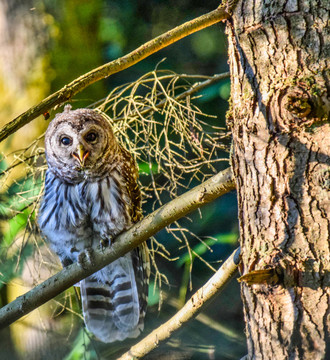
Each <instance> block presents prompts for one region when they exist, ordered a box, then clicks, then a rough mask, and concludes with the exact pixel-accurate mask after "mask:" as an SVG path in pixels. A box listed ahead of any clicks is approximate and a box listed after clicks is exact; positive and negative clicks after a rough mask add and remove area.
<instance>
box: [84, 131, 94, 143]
mask: <svg viewBox="0 0 330 360" xmlns="http://www.w3.org/2000/svg"><path fill="white" fill-rule="evenodd" d="M85 140H86V141H87V142H89V143H95V142H96V140H97V133H96V132H94V131H91V132H89V133H88V134H87V135H86V136H85Z"/></svg>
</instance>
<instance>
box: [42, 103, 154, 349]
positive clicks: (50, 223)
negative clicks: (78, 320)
mask: <svg viewBox="0 0 330 360" xmlns="http://www.w3.org/2000/svg"><path fill="white" fill-rule="evenodd" d="M45 148H46V158H47V163H48V170H47V173H46V179H45V193H44V197H43V200H42V203H41V206H40V210H39V218H38V222H39V225H40V228H41V230H42V233H43V234H44V236H45V237H46V238H47V240H48V241H49V242H50V244H51V246H52V247H53V249H54V250H55V251H56V253H57V254H58V256H59V258H60V260H61V262H62V264H63V265H64V266H66V265H68V264H71V263H72V262H75V261H77V260H78V259H79V254H81V253H82V252H83V251H85V250H86V249H89V250H90V249H92V248H93V247H96V246H97V245H98V244H99V243H100V242H102V243H104V242H110V243H111V241H112V239H113V238H114V237H115V236H116V235H118V234H119V233H121V232H122V231H124V230H126V229H128V228H129V227H130V226H131V225H132V224H133V223H135V222H137V221H138V220H139V219H140V218H141V195H140V190H139V187H138V185H137V178H138V170H137V167H136V164H135V161H134V159H133V158H132V156H131V155H130V153H129V152H128V151H127V150H125V149H124V148H123V147H122V146H121V145H120V144H119V143H118V142H117V140H116V138H115V136H114V134H113V132H112V129H111V126H110V124H109V122H108V121H107V120H106V119H105V118H104V117H103V116H102V115H101V114H99V113H97V112H96V111H93V110H89V109H77V110H73V111H72V110H71V108H68V107H66V108H65V111H64V112H63V113H61V114H58V115H57V116H56V117H55V119H54V120H53V121H52V122H51V123H50V125H49V127H48V129H47V132H46V136H45ZM148 278H149V260H148V252H147V248H146V246H145V245H142V246H140V247H138V248H137V249H135V250H133V251H131V252H130V253H128V254H126V255H125V256H123V257H122V258H119V259H118V260H116V261H115V262H113V263H112V264H110V265H108V266H106V267H105V268H103V269H102V270H100V271H98V272H97V273H95V274H94V275H92V276H90V277H88V278H87V279H84V280H83V281H81V282H80V288H81V295H82V305H83V313H84V319H85V323H86V326H87V328H88V329H89V330H90V331H91V332H93V333H94V334H95V336H96V337H97V338H98V339H100V340H102V341H104V342H113V341H116V340H123V339H125V338H127V337H136V336H138V335H139V334H140V332H141V331H142V329H143V320H144V316H145V312H146V305H147V294H148Z"/></svg>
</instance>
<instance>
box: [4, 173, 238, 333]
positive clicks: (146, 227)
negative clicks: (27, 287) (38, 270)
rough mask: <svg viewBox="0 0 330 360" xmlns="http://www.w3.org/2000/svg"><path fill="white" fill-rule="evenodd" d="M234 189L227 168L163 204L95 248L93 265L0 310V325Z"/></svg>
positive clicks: (73, 268)
mask: <svg viewBox="0 0 330 360" xmlns="http://www.w3.org/2000/svg"><path fill="white" fill-rule="evenodd" d="M234 188H235V183H234V179H233V175H232V171H231V169H230V168H228V169H227V170H224V171H222V172H220V173H218V174H217V175H215V176H213V177H212V178H210V179H209V180H207V181H205V182H203V183H202V184H200V185H198V186H196V187H195V188H194V189H192V190H190V191H188V192H186V193H185V194H183V195H181V196H180V197H178V198H176V199H174V200H172V201H171V202H169V203H167V204H165V205H164V206H162V207H161V208H159V209H158V210H156V211H154V212H153V213H152V214H150V215H148V216H146V217H145V218H144V219H143V220H142V221H140V222H139V223H137V224H135V225H134V226H133V227H132V228H130V229H129V230H128V231H126V232H125V233H123V234H121V235H119V236H118V237H117V238H116V240H115V242H114V243H113V245H112V246H111V247H109V248H106V249H104V248H98V249H96V250H95V253H94V255H95V256H94V257H95V261H93V264H91V263H90V262H88V263H86V264H83V265H84V266H83V267H81V266H80V265H78V264H76V263H75V264H72V265H70V266H68V267H66V268H64V269H63V270H62V271H60V272H59V273H58V274H56V275H54V276H52V277H51V278H49V279H48V280H46V281H44V282H43V283H41V284H40V285H38V286H36V287H35V288H34V289H32V290H31V291H29V292H28V293H26V294H24V295H22V296H20V297H18V298H17V299H16V300H14V301H13V302H11V303H10V304H8V305H6V306H4V307H3V308H2V309H0V328H3V327H5V326H7V325H9V324H11V323H12V322H14V321H16V320H18V319H19V318H21V317H22V316H24V315H26V314H28V313H29V312H31V311H32V310H34V309H36V308H37V307H38V306H40V305H42V304H44V303H45V302H47V301H49V300H50V299H52V298H53V297H54V296H56V295H58V294H59V293H61V292H62V291H64V290H66V289H67V288H69V287H70V286H72V285H74V284H76V283H77V282H79V281H80V280H82V279H84V278H86V277H87V276H89V275H91V274H92V273H94V272H96V271H98V270H100V269H101V268H103V267H104V266H106V265H108V264H109V263H111V262H112V261H114V260H116V259H117V258H119V257H120V256H123V255H124V254H125V253H126V252H128V251H130V250H132V249H133V248H134V247H136V246H138V245H139V244H141V243H142V242H143V241H145V240H147V239H148V238H149V237H151V236H152V235H154V234H155V233H157V232H158V231H159V230H161V229H162V228H164V227H165V226H167V225H169V224H170V223H171V222H173V221H175V220H177V219H179V218H181V217H183V216H185V215H186V214H188V213H189V212H191V211H193V210H196V209H197V208H199V207H200V206H202V205H204V204H206V203H208V202H210V201H212V200H214V199H216V198H217V197H219V196H221V195H223V194H225V193H227V192H229V191H230V190H233V189H234Z"/></svg>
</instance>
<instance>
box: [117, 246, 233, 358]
mask: <svg viewBox="0 0 330 360" xmlns="http://www.w3.org/2000/svg"><path fill="white" fill-rule="evenodd" d="M238 262H239V248H238V249H236V250H235V251H234V252H233V253H232V254H231V256H230V257H229V258H228V259H227V260H226V261H225V262H224V263H223V265H222V266H221V267H220V269H219V270H218V271H217V272H216V273H215V274H214V275H213V276H212V277H211V278H210V279H209V280H208V282H207V283H206V284H205V285H204V286H202V287H201V288H200V289H199V290H198V291H197V292H196V293H195V294H194V295H193V296H192V297H191V298H190V299H189V300H188V301H187V302H186V304H185V305H184V306H183V308H182V309H181V310H180V311H178V312H177V313H176V314H175V315H174V316H173V317H172V318H171V319H170V320H168V321H167V322H166V323H164V324H163V325H161V326H160V327H158V328H157V329H155V330H154V331H153V332H152V333H151V334H149V335H147V336H146V337H145V338H144V339H142V340H141V341H140V342H139V343H137V344H136V345H134V346H132V347H131V349H130V350H129V351H128V352H126V353H125V354H123V355H122V356H121V357H120V358H119V359H118V360H132V359H140V358H142V357H143V356H145V355H146V354H148V353H149V352H150V351H151V350H153V349H155V348H156V347H157V346H158V345H159V344H160V343H161V342H162V341H164V340H166V339H168V338H169V337H170V336H171V335H172V334H173V332H174V331H177V330H179V329H180V328H181V327H182V326H183V325H185V324H186V323H187V322H188V321H189V320H191V319H193V318H194V317H195V316H197V314H198V313H199V312H200V311H201V309H202V308H203V309H204V308H205V306H206V305H208V304H209V303H210V302H211V301H212V300H213V299H214V297H215V296H216V295H218V294H219V293H220V290H222V289H223V287H224V286H225V285H226V284H227V283H228V282H229V280H231V279H232V278H233V277H234V275H235V273H236V270H237V265H238Z"/></svg>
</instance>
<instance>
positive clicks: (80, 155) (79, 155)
mask: <svg viewBox="0 0 330 360" xmlns="http://www.w3.org/2000/svg"><path fill="white" fill-rule="evenodd" d="M88 155H89V151H87V150H85V149H84V147H83V146H82V145H81V144H79V145H78V147H77V152H73V153H72V156H73V157H74V158H75V159H77V160H78V161H79V164H80V165H81V166H82V167H83V166H84V165H85V161H86V159H87V157H88Z"/></svg>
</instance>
